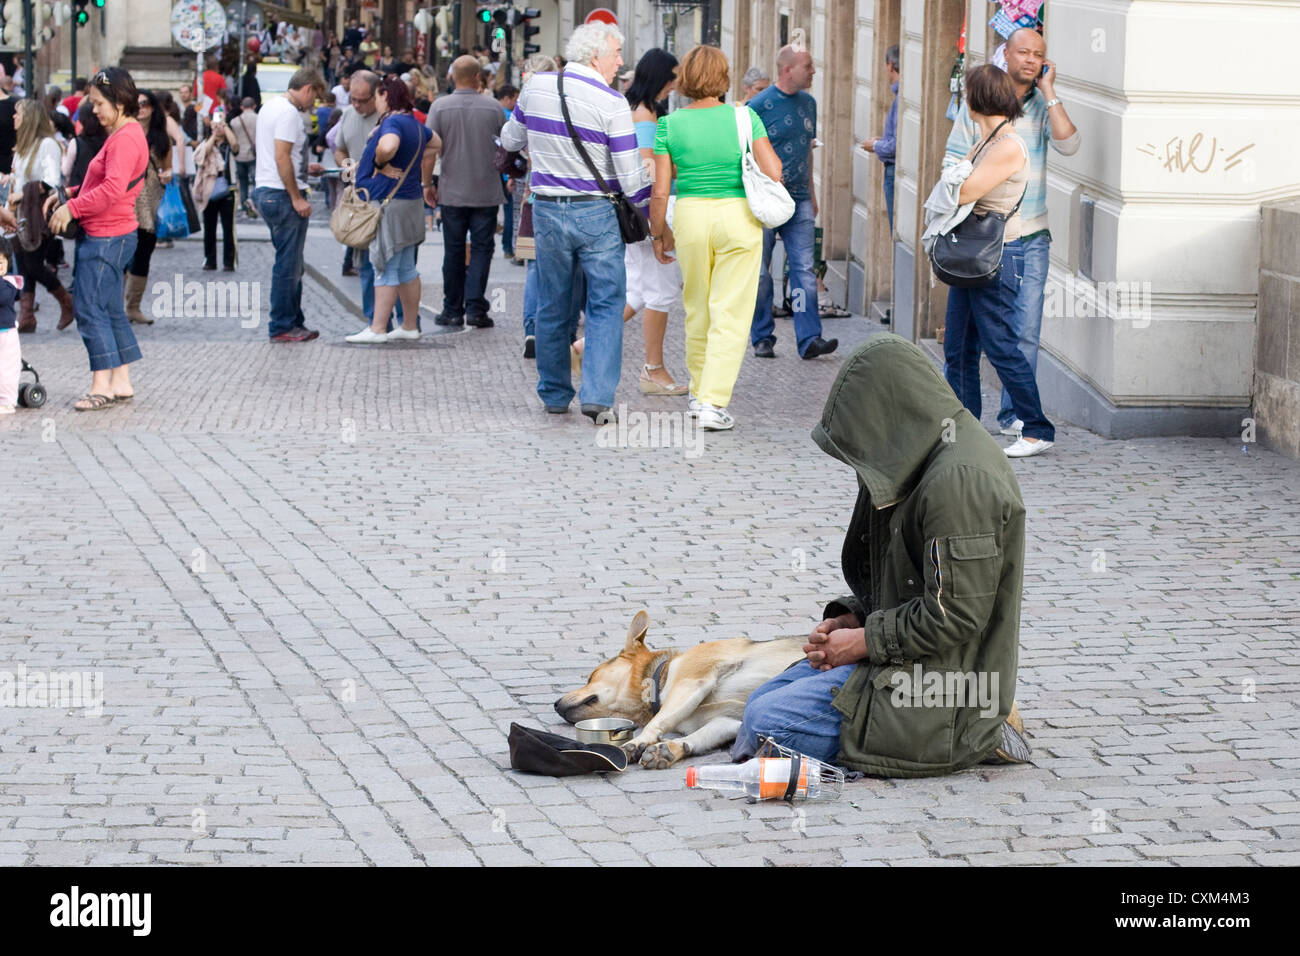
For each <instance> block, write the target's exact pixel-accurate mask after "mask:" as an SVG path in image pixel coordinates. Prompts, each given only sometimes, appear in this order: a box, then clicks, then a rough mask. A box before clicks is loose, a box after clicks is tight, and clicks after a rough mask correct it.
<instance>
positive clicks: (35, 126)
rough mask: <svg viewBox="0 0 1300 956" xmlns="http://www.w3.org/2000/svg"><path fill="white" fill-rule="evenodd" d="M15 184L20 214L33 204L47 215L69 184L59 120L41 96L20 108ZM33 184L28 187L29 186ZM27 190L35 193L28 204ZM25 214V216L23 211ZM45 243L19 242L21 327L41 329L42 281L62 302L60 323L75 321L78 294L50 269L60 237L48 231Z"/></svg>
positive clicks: (13, 198) (13, 199)
mask: <svg viewBox="0 0 1300 956" xmlns="http://www.w3.org/2000/svg"><path fill="white" fill-rule="evenodd" d="M14 135H15V141H14V159H13V183H12V186H11V189H10V192H9V205H10V206H11V207H12V209H13V212H14V213H15V214H18V213H19V211H20V209H22V208H23V207H24V206H26V207H27V209H28V210H29V212H30V214H31V215H36V216H39V215H41V212H40V211H41V210H42V209H44V208H45V206H46V200H47V199H48V198H49V197H50V196H51V195H53V194H54V193H55V191H56V190H58V188H59V187H60V186H61V185H63V150H62V148H61V147H60V146H59V143H58V140H56V139H55V138H54V125H53V123H51V122H50V114H49V113H48V112H46V110H45V107H44V106H42V105H41V104H40V103H38V102H37V101H36V100H19V101H18V106H17V109H15V111H14ZM29 184H31V188H30V189H28V188H27V187H28V185H29ZM25 193H29V194H32V195H31V198H29V199H28V200H27V202H26V203H24V201H23V197H24V194H25ZM20 218H22V217H21V216H20ZM42 231H44V232H45V235H44V237H43V238H42V239H41V242H40V245H39V246H37V247H36V248H35V249H33V250H31V251H30V252H29V251H27V250H26V249H24V248H23V247H22V244H21V243H20V242H15V243H14V250H15V251H16V252H17V254H18V255H17V258H18V271H19V273H20V274H21V275H22V277H23V291H22V295H21V296H20V297H19V300H18V302H19V312H18V331H19V332H23V333H28V332H35V331H36V284H37V283H40V284H41V285H43V286H45V288H46V289H47V290H48V291H49V293H50V295H52V296H54V298H55V299H56V300H57V301H58V303H59V326H58V327H59V328H60V329H65V328H67V327H68V326H69V325H71V324H72V320H73V309H72V296H71V295H70V294H69V293H68V290H67V289H65V288H64V287H63V285H62V283H60V282H59V276H58V273H57V272H55V271H54V270H53V269H52V268H50V266H49V264H48V260H47V259H46V253H47V252H48V251H49V249H50V245H51V244H52V243H53V242H54V236H53V235H51V234H50V233H49V232H48V230H42Z"/></svg>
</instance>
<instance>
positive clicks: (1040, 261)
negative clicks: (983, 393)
mask: <svg viewBox="0 0 1300 956" xmlns="http://www.w3.org/2000/svg"><path fill="white" fill-rule="evenodd" d="M1020 245H1021V246H1022V247H1023V248H1024V250H1025V277H1024V279H1022V280H1021V282H1020V293H1019V295H1017V296H1016V323H1017V325H1016V333H1017V334H1018V335H1019V336H1020V351H1021V352H1023V353H1025V358H1026V359H1028V360H1029V368H1030V370H1031V371H1032V372H1033V373H1034V378H1035V381H1037V377H1038V341H1039V338H1040V337H1041V335H1042V332H1043V299H1044V297H1045V295H1046V290H1047V270H1048V267H1049V266H1050V264H1051V257H1052V237H1051V236H1050V235H1048V234H1047V233H1046V232H1044V233H1043V234H1041V235H1038V236H1035V237H1034V238H1033V239H1030V240H1029V241H1028V242H1025V241H1023V240H1022V241H1021V243H1020ZM1015 420H1016V413H1015V410H1014V409H1013V408H1012V407H1011V393H1010V392H1008V391H1007V390H1006V389H1005V388H1003V389H1002V407H1001V408H999V409H998V424H999V425H1002V426H1004V427H1005V426H1007V425H1010V424H1011V423H1012V422H1014V421H1015Z"/></svg>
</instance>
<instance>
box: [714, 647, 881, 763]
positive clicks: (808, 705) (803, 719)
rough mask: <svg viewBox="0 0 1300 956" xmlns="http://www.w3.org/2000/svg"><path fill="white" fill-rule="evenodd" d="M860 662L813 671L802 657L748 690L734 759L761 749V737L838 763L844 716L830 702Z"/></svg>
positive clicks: (811, 755) (820, 758) (802, 752)
mask: <svg viewBox="0 0 1300 956" xmlns="http://www.w3.org/2000/svg"><path fill="white" fill-rule="evenodd" d="M856 666H857V665H856V664H845V665H843V666H841V667H832V668H831V669H830V670H828V671H819V670H814V669H813V666H812V665H811V664H809V663H808V662H807V661H800V662H799V663H798V664H795V665H794V667H791V668H789V669H787V670H784V671H782V672H781V673H780V674H778V675H777V676H776V677H773V678H772V679H771V680H770V681H768V682H767V683H766V684H764V685H763V686H761V687H760V688H758V690H756V691H754V693H752V694H750V695H749V700H747V701H745V716H744V718H743V719H742V720H741V724H740V732H739V733H738V734H736V742H735V744H733V745H732V748H731V759H732V760H746V759H748V758H750V757H752V756H754V754H755V752H756V751H757V749H758V743H759V741H758V738H759V736H763V737H771V738H772V739H774V740H775V741H776V742H777V743H778V744H780V745H781V746H782V747H789V748H790V749H791V750H797V751H799V753H801V754H805V755H807V756H809V757H815V758H816V759H818V760H821V761H823V762H825V763H834V762H835V758H836V757H837V756H838V755H839V752H840V720H841V719H842V717H843V715H842V714H841V713H840V712H839V711H838V710H836V709H835V708H834V707H832V706H831V691H832V690H833V689H834V688H836V687H839V686H840V685H842V684H843V683H844V682H845V681H846V680H848V679H849V675H850V674H852V673H853V668H854V667H856Z"/></svg>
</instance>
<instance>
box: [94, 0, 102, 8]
mask: <svg viewBox="0 0 1300 956" xmlns="http://www.w3.org/2000/svg"><path fill="white" fill-rule="evenodd" d="M103 5H104V0H95V6H97V7H102V6H103Z"/></svg>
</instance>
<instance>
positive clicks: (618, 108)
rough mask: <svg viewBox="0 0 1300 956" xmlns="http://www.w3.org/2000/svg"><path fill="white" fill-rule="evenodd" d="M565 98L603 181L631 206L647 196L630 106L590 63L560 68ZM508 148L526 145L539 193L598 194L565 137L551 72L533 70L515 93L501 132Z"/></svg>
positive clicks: (576, 128)
mask: <svg viewBox="0 0 1300 956" xmlns="http://www.w3.org/2000/svg"><path fill="white" fill-rule="evenodd" d="M564 99H565V102H566V103H567V104H568V107H569V115H570V116H571V117H572V119H573V129H574V132H575V133H577V135H578V139H579V140H581V141H582V144H583V145H584V146H585V147H586V150H587V155H588V156H589V157H590V158H591V161H592V163H593V164H594V165H595V167H596V169H597V170H599V172H600V175H601V176H602V177H603V178H604V180H605V183H606V184H607V185H608V186H609V188H610V189H611V190H614V191H615V192H623V193H625V194H626V195H627V197H628V199H630V200H631V201H632V203H633V204H635V205H644V204H645V203H647V202H649V200H650V185H651V183H650V177H649V175H648V174H647V173H646V171H645V168H644V166H643V165H642V163H641V153H640V151H639V150H638V149H637V143H636V130H635V128H634V127H633V125H632V108H631V107H630V106H628V104H627V100H626V99H624V98H623V96H622V94H620V93H617V92H615V91H614V90H613V89H611V88H610V87H609V86H608V85H606V83H605V82H604V81H603V80H602V79H601V78H600V75H599V74H597V73H596V71H595V70H593V69H592V68H591V67H589V66H583V65H582V64H579V63H570V64H569V65H567V66H566V67H565V68H564ZM501 144H502V145H503V146H505V148H506V149H512V150H513V149H524V148H525V147H526V148H527V149H528V157H529V160H530V161H531V163H532V170H533V172H532V178H531V180H530V185H531V186H532V188H533V190H534V191H535V192H537V193H538V194H539V195H542V196H573V195H593V194H594V195H599V193H600V189H599V188H597V186H596V180H595V179H594V178H593V177H592V175H591V170H590V169H589V168H588V166H587V164H586V163H585V162H583V160H582V157H581V156H580V155H579V154H578V151H577V149H576V148H575V147H574V145H573V140H572V138H571V137H570V136H569V132H568V127H567V126H566V125H565V122H564V113H563V111H562V110H561V109H560V97H559V94H558V93H557V91H556V74H555V73H535V74H533V76H532V77H531V78H530V79H529V81H528V83H527V84H526V85H525V86H524V89H523V92H521V93H520V94H519V100H518V102H517V103H516V105H515V111H514V114H513V115H512V116H511V117H510V122H508V123H506V125H505V127H504V128H503V129H502V131H501Z"/></svg>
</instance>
